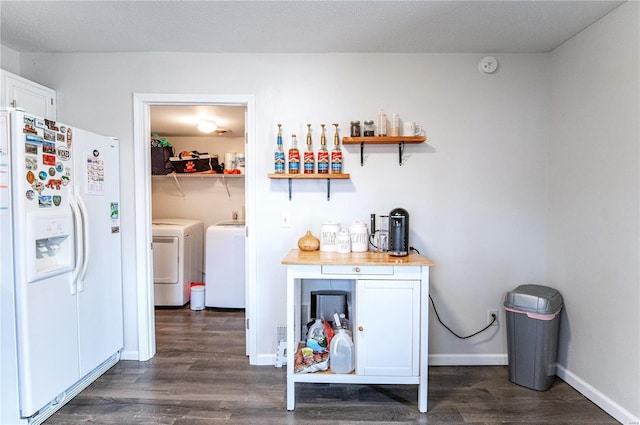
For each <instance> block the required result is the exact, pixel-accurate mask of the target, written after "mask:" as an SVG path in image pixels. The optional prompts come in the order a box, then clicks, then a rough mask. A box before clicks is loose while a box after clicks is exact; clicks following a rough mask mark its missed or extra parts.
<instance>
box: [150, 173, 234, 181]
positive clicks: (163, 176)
mask: <svg viewBox="0 0 640 425" xmlns="http://www.w3.org/2000/svg"><path fill="white" fill-rule="evenodd" d="M173 176H175V177H179V178H183V177H188V178H195V177H213V178H219V179H221V178H225V179H228V178H232V179H236V178H239V177H244V174H216V173H207V172H204V173H169V174H152V175H151V177H153V178H167V177H173Z"/></svg>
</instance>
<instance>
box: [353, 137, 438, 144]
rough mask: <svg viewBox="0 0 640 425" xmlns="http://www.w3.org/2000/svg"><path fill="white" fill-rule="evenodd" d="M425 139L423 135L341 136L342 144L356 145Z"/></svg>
mask: <svg viewBox="0 0 640 425" xmlns="http://www.w3.org/2000/svg"><path fill="white" fill-rule="evenodd" d="M426 140H427V138H426V137H425V136H397V137H395V136H394V137H391V136H371V137H343V138H342V144H343V145H358V144H360V143H365V144H370V145H393V144H396V143H402V142H404V143H423V142H425V141H426Z"/></svg>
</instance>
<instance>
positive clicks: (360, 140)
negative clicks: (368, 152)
mask: <svg viewBox="0 0 640 425" xmlns="http://www.w3.org/2000/svg"><path fill="white" fill-rule="evenodd" d="M426 140H427V138H426V136H393V137H392V136H369V137H343V138H342V144H343V145H360V166H361V167H362V166H364V145H393V144H396V143H397V144H398V162H399V164H400V165H402V154H403V153H404V145H405V143H423V142H425V141H426Z"/></svg>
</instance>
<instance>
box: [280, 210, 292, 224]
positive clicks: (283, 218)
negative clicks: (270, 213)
mask: <svg viewBox="0 0 640 425" xmlns="http://www.w3.org/2000/svg"><path fill="white" fill-rule="evenodd" d="M280 227H291V216H290V215H289V211H282V212H281V213H280Z"/></svg>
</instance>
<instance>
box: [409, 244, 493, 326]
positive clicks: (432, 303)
mask: <svg viewBox="0 0 640 425" xmlns="http://www.w3.org/2000/svg"><path fill="white" fill-rule="evenodd" d="M409 251H415V252H417V253H418V254H420V251H418V250H417V249H415V248H414V247H412V246H410V247H409ZM429 301H431V306H432V307H433V312H434V313H435V314H436V319H438V322H440V324H441V325H442V326H444V328H445V329H446V330H448V331H449V332H451V334H453V335H454V336H455V337H456V338H459V339H467V338H471V337H474V336H476V335H478V334H479V333H482V332H484V331H486V330H487V329H489V328H490V327H491V326H493V324H494V323H496V320H498V318H497V317H496V315H495V314H493V313H492V314H491V322H490V323H489V324H488V325H487V326H485V327H484V328H482V329H480V330H479V331H478V332H475V333H472V334H471V335H467V336H460V335H458V334H457V333H455V332H454V331H452V330H451V328H450V327H449V326H447V325H445V324H444V322H443V321H442V319H440V315H439V314H438V310H437V309H436V304H435V303H434V302H433V298H431V294H429Z"/></svg>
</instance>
